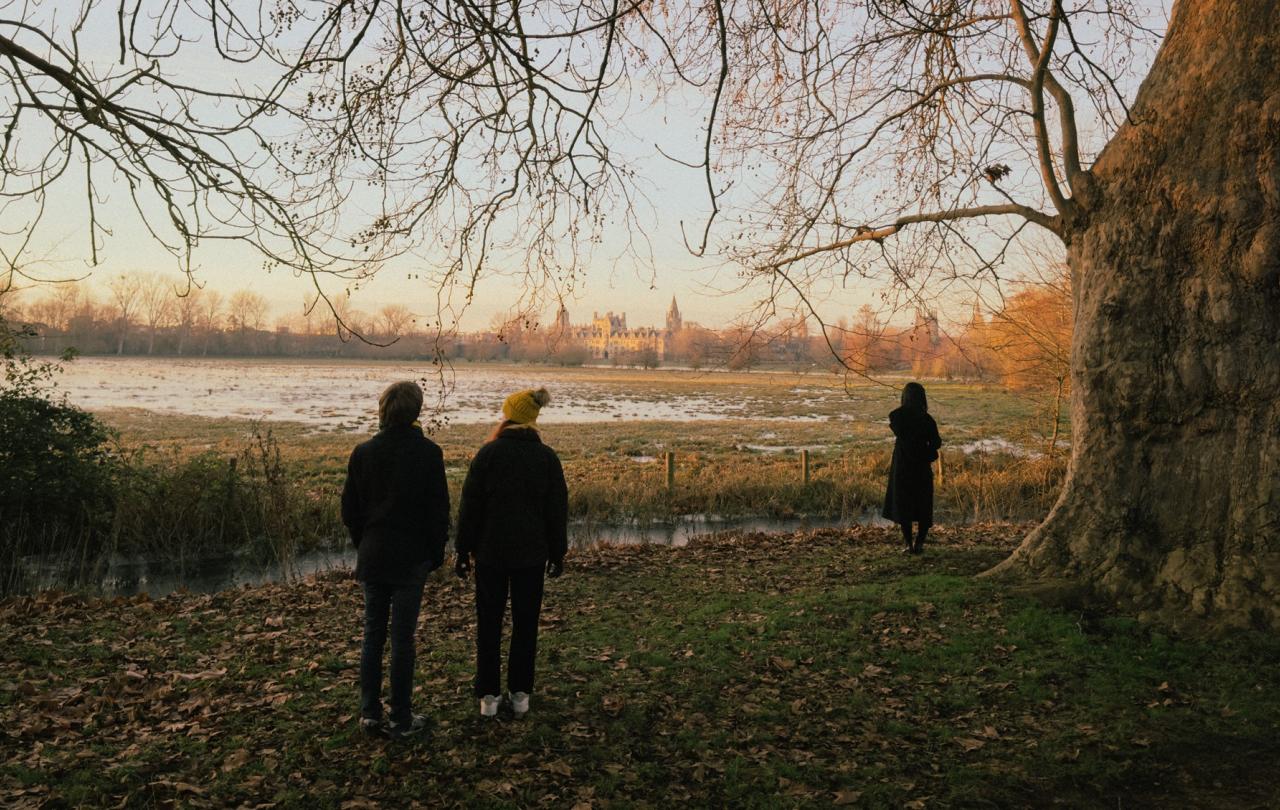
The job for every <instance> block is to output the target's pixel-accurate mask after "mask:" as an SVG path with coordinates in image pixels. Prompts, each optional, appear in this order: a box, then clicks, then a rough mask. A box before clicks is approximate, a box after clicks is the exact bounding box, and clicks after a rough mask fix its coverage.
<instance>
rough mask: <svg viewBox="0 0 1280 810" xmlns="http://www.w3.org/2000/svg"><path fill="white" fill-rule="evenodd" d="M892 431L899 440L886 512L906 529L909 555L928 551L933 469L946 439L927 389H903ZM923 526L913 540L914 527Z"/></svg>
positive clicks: (891, 416)
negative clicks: (912, 525) (927, 394)
mask: <svg viewBox="0 0 1280 810" xmlns="http://www.w3.org/2000/svg"><path fill="white" fill-rule="evenodd" d="M889 427H890V428H891V429H892V430H893V435H894V436H895V437H896V439H895V440H894V443H893V462H892V463H891V464H890V466H889V486H888V489H887V490H886V491H885V494H884V510H883V511H882V512H881V514H882V515H884V516H885V517H886V518H888V519H889V520H892V521H893V522H894V523H897V524H898V525H899V526H901V527H902V539H903V541H904V542H905V543H906V549H905V550H906V551H907V552H908V553H911V554H920V553H921V552H923V551H924V540H925V536H926V535H928V533H929V527H930V526H932V525H933V467H931V466H930V463H931V462H932V461H934V460H935V459H937V458H938V448H940V447H942V439H941V437H939V436H938V424H937V423H936V422H934V421H933V417H932V416H930V415H929V401H928V400H927V399H926V398H925V394H924V386H923V385H921V384H920V383H917V382H910V383H907V384H906V385H905V386H904V387H903V389H902V405H901V407H899V408H896V409H895V410H894V411H893V412H892V413H890V414H889ZM913 522H914V523H916V524H918V525H919V527H920V528H919V531H918V532H917V533H916V535H915V538H914V540H913V538H912V536H911V524H912V523H913Z"/></svg>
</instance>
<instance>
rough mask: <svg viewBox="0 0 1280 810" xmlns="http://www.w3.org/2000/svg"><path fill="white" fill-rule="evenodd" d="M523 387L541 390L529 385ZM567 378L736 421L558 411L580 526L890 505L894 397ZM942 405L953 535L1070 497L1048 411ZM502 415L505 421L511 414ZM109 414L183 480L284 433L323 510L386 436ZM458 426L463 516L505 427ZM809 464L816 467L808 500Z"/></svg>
mask: <svg viewBox="0 0 1280 810" xmlns="http://www.w3.org/2000/svg"><path fill="white" fill-rule="evenodd" d="M518 371H519V372H522V373H524V375H525V377H526V378H527V377H529V376H530V373H529V372H528V371H527V370H524V369H520V370H518ZM541 373H547V372H541ZM555 374H556V375H557V379H558V380H559V383H560V385H561V386H562V387H564V388H566V389H568V390H570V391H573V390H575V389H574V387H575V386H579V387H580V386H582V385H590V386H592V387H593V388H595V389H599V390H600V392H601V393H600V397H601V400H600V402H599V407H600V408H605V409H607V408H609V407H617V403H618V402H619V401H624V402H625V403H626V405H627V407H628V408H630V409H632V410H635V411H637V412H640V413H662V412H663V410H664V409H671V408H679V407H681V405H680V403H688V402H689V401H690V400H691V399H693V398H695V397H698V398H702V399H704V400H709V401H714V402H716V403H720V404H721V406H722V407H723V408H724V409H725V412H724V415H722V416H721V417H720V418H716V419H711V418H700V417H695V418H691V419H679V420H674V419H655V418H634V419H633V418H620V417H615V418H604V419H589V418H587V417H586V416H584V412H585V411H586V408H587V406H588V405H589V404H590V403H589V401H577V400H575V399H574V398H573V397H572V396H570V397H569V399H570V403H569V404H568V405H567V406H566V405H565V404H564V403H561V402H557V401H553V404H552V405H551V406H549V407H548V408H547V409H546V410H545V411H544V413H543V416H542V418H541V419H540V425H541V432H542V435H543V438H544V440H545V441H546V442H547V443H548V444H550V445H551V446H553V447H554V448H555V449H556V450H557V452H558V453H559V454H560V456H561V459H562V461H563V463H564V467H565V473H566V476H567V477H568V480H569V485H570V498H571V504H570V511H571V514H572V516H573V517H574V518H575V519H578V520H581V521H591V522H601V523H623V522H629V521H640V522H645V521H670V520H678V519H680V518H682V517H687V516H691V515H698V516H714V517H720V518H736V517H746V516H751V517H792V516H796V515H812V516H827V517H850V518H856V517H860V516H863V515H865V514H867V513H869V512H874V511H875V510H877V509H878V507H879V504H880V500H881V498H882V497H883V488H884V480H885V476H886V475H887V471H888V463H889V456H890V454H891V451H892V435H891V434H890V433H889V430H888V424H887V414H888V412H889V411H890V410H891V409H892V408H893V407H894V405H895V402H896V398H897V393H896V391H895V390H894V389H893V388H891V387H887V386H881V385H873V384H867V383H864V384H861V385H858V386H849V385H845V384H843V383H842V382H841V381H840V380H838V379H837V378H835V377H833V376H831V375H826V374H808V375H803V376H802V377H797V376H796V375H793V374H761V373H755V374H705V373H704V374H698V373H690V372H669V371H634V370H610V369H568V370H563V371H561V370H557V371H556V372H555ZM534 382H539V380H537V379H536V378H535V379H534ZM553 390H554V389H553ZM930 390H931V396H932V411H933V413H934V414H935V416H936V417H937V418H938V420H939V422H940V425H941V430H942V434H943V436H944V440H945V441H946V443H947V446H946V447H945V448H944V450H943V454H942V460H941V463H942V471H941V473H940V476H939V482H938V490H937V493H938V513H939V515H940V517H941V519H943V520H948V521H951V522H964V521H972V520H993V519H994V520H1030V519H1035V518H1038V517H1040V516H1042V515H1043V514H1044V513H1045V512H1046V511H1047V510H1048V507H1049V506H1050V505H1051V502H1052V498H1053V496H1054V494H1055V493H1056V488H1057V486H1058V484H1059V483H1060V481H1061V476H1062V474H1063V471H1064V466H1065V464H1064V458H1065V455H1066V447H1065V446H1063V445H1064V444H1065V441H1060V442H1059V445H1058V446H1057V447H1056V448H1054V452H1053V453H1052V454H1049V453H1048V452H1047V451H1048V446H1047V442H1046V440H1045V438H1044V436H1043V433H1044V432H1045V431H1044V430H1042V429H1040V428H1043V427H1044V426H1043V425H1042V424H1041V423H1040V421H1039V420H1038V419H1037V410H1036V405H1035V402H1034V401H1033V400H1030V399H1027V398H1025V397H1021V396H1018V395H1015V394H1011V393H1009V392H1007V391H1003V390H1001V389H999V388H995V387H991V386H981V385H974V384H962V383H943V382H937V383H931V384H930ZM553 396H554V394H553ZM369 404H370V405H371V404H372V398H370V400H369ZM491 407H492V412H493V413H494V414H495V415H496V413H497V404H496V403H494V404H493V405H492V406H491ZM566 410H567V411H568V412H569V416H568V418H567V419H566V418H565V416H564V411H566ZM99 414H100V416H102V417H103V418H104V419H105V420H106V421H107V423H108V424H110V425H111V426H112V427H114V428H115V429H117V430H118V431H119V434H120V437H121V440H122V443H123V445H124V446H125V447H126V448H128V449H129V450H131V451H139V450H141V451H142V452H144V453H145V454H146V456H147V457H148V458H150V459H151V460H152V461H153V462H155V463H169V464H179V463H181V462H182V460H183V459H189V458H192V457H195V456H199V455H204V456H213V457H218V456H221V457H225V458H228V459H229V458H231V457H233V456H235V455H237V454H238V453H241V452H242V451H243V449H244V448H245V447H249V446H252V445H254V444H255V443H259V442H260V441H261V440H262V439H263V438H264V437H265V436H266V434H268V433H269V434H270V440H271V443H272V446H273V448H278V452H279V458H280V460H281V462H282V464H283V468H284V469H285V470H286V471H287V475H288V477H289V478H290V479H291V480H292V481H295V482H297V483H298V484H300V485H301V486H303V487H305V488H307V489H308V490H309V491H310V492H312V493H314V495H315V497H316V498H318V499H319V500H321V501H330V500H332V499H333V496H334V493H336V492H337V490H338V489H340V487H341V482H342V479H343V476H344V475H345V464H346V458H347V455H348V454H349V452H350V449H351V447H352V446H353V445H354V444H355V443H357V442H358V441H360V440H362V439H363V438H364V437H365V436H367V435H368V432H369V431H370V430H371V429H372V427H371V425H368V424H366V425H365V426H364V428H363V429H362V430H352V429H351V428H350V427H349V426H343V425H326V424H317V423H315V422H314V421H312V422H295V421H270V422H265V421H264V422H256V423H255V422H251V421H247V420H244V419H213V418H208V417H194V416H180V415H172V414H157V413H153V412H149V411H138V410H130V409H110V410H103V411H100V412H99ZM444 416H445V417H446V419H441V420H440V421H438V422H437V423H435V424H431V423H430V422H428V429H429V430H430V432H431V436H432V438H433V439H434V440H435V441H436V442H438V443H439V444H440V445H441V447H442V448H443V450H444V453H445V462H446V467H447V471H448V476H449V481H450V486H451V490H452V492H453V494H454V502H455V506H456V501H457V494H458V492H459V491H460V488H461V482H462V479H463V478H464V477H465V475H466V469H467V465H468V464H469V462H470V459H471V456H472V454H473V453H474V452H475V449H476V448H477V447H478V446H479V445H480V444H481V443H482V442H483V441H484V438H485V436H486V434H487V433H488V431H489V430H490V428H491V427H492V422H482V423H474V422H473V423H455V422H453V421H452V420H447V417H448V416H449V413H448V412H447V411H446V412H445V414H444ZM1066 435H1067V434H1066V433H1065V432H1064V434H1063V438H1064V439H1065V436H1066ZM802 451H807V455H808V459H809V480H808V483H807V484H806V483H805V482H804V479H803V467H802V458H801V455H802ZM667 453H672V454H673V455H674V465H675V486H674V487H673V488H672V489H670V490H668V489H667V487H666V469H665V454H667Z"/></svg>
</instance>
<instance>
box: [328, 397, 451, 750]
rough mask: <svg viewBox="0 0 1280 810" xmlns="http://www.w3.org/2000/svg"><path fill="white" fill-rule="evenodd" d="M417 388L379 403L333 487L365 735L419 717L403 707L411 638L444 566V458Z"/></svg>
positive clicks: (407, 732) (403, 730)
mask: <svg viewBox="0 0 1280 810" xmlns="http://www.w3.org/2000/svg"><path fill="white" fill-rule="evenodd" d="M421 413H422V388H421V387H419V386H418V384H417V383H415V382H398V383H394V384H393V385H391V386H389V387H388V388H387V389H386V390H385V391H383V392H382V396H380V397H379V398H378V427H379V430H378V433H377V434H376V435H375V436H374V437H373V438H371V439H369V440H368V441H366V442H363V443H361V444H359V445H357V446H356V448H355V449H354V450H353V451H352V452H351V460H350V461H349V462H348V464H347V480H346V483H345V484H344V486H343V488H342V522H343V523H344V524H345V525H346V526H347V529H348V530H349V531H350V533H351V542H352V543H354V544H355V547H356V570H355V577H356V579H357V580H359V581H360V582H362V583H364V645H363V648H362V650H361V653H360V727H361V729H362V730H364V731H365V733H367V734H370V735H383V734H385V735H388V736H390V737H393V738H400V737H408V736H412V735H415V734H418V733H420V732H422V731H424V730H425V729H426V727H427V718H426V717H424V716H422V715H418V714H414V713H413V711H412V710H411V708H410V699H411V696H412V694H413V664H414V634H415V632H416V631H417V627H418V611H419V609H420V608H421V606H422V592H423V587H424V585H425V583H426V579H427V575H428V574H429V573H431V572H432V571H434V570H435V569H437V568H439V567H440V566H441V565H442V564H443V562H444V546H445V542H446V541H447V540H448V536H449V487H448V483H447V480H446V479H445V471H444V454H443V453H442V452H441V450H440V447H439V446H438V445H436V443H435V442H433V441H431V440H430V439H428V438H427V437H426V436H425V435H423V433H422V428H421V427H419V426H418V423H417V419H418V417H419V416H420V415H421ZM388 618H389V619H390V624H391V634H390V635H391V667H390V669H391V672H390V680H391V694H390V712H389V717H388V718H387V720H386V722H385V723H384V719H383V707H382V656H383V649H384V648H385V647H386V643H387V622H388Z"/></svg>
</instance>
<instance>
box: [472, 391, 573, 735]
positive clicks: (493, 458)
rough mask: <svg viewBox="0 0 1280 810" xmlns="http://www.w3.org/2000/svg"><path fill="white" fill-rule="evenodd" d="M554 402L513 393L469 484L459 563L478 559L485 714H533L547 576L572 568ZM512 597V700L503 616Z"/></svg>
mask: <svg viewBox="0 0 1280 810" xmlns="http://www.w3.org/2000/svg"><path fill="white" fill-rule="evenodd" d="M550 400H551V396H550V394H548V393H547V390H546V389H545V388H539V389H538V390H536V391H533V390H529V391H519V392H517V393H515V394H512V395H511V396H509V397H507V399H506V401H505V402H504V403H503V404H502V414H503V419H502V421H501V422H499V423H498V426H497V427H496V428H494V431H493V433H492V434H491V435H490V436H489V439H488V441H487V442H486V443H485V444H484V446H482V447H481V448H480V450H479V451H478V452H477V453H476V456H475V458H474V459H472V461H471V468H470V469H469V470H468V471H467V478H466V481H465V482H464V483H463V485H462V503H461V505H460V508H459V513H458V537H457V541H456V550H457V553H458V558H457V563H456V564H455V566H454V569H455V571H456V572H457V574H458V576H459V577H462V578H464V579H465V578H466V577H467V576H468V574H470V573H471V568H472V557H474V558H475V578H476V593H475V600H476V677H475V694H476V697H478V698H479V699H480V714H481V716H483V717H493V716H495V715H497V713H498V709H499V706H500V705H502V704H505V705H506V706H507V707H508V708H509V710H510V711H511V713H512V714H513V715H514V716H515V717H517V718H519V717H523V716H524V715H525V713H526V712H528V711H529V699H530V695H531V694H532V692H533V676H534V661H535V658H536V657H537V646H538V617H539V615H540V613H541V611H542V596H543V590H544V586H545V579H544V576H546V577H551V578H553V579H554V578H556V577H558V576H560V574H561V573H562V572H563V571H564V556H565V551H566V550H567V548H568V519H569V490H568V487H567V486H566V485H565V480H564V469H563V468H562V467H561V465H560V459H559V457H558V456H557V455H556V453H555V451H554V450H552V449H551V448H550V447H548V446H547V445H545V444H543V443H542V439H541V437H539V435H538V431H537V429H536V428H537V424H536V423H537V419H538V412H539V411H540V410H541V409H542V408H543V406H545V405H546V404H547V403H548V402H549V401H550ZM508 598H510V602H511V648H510V652H509V653H508V655H507V690H508V694H507V696H506V698H505V700H504V699H503V698H501V697H500V695H501V675H502V672H501V669H502V661H501V658H502V621H503V617H504V615H505V613H506V608H507V601H508Z"/></svg>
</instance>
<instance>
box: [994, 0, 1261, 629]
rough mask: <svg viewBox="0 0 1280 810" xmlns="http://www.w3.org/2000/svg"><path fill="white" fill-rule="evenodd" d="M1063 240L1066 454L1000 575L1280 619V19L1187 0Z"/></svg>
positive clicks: (1162, 610)
mask: <svg viewBox="0 0 1280 810" xmlns="http://www.w3.org/2000/svg"><path fill="white" fill-rule="evenodd" d="M1079 196H1080V198H1081V199H1080V211H1079V216H1078V218H1077V219H1075V221H1070V220H1069V221H1068V233H1067V234H1066V239H1067V248H1068V255H1069V260H1070V264H1071V268H1072V274H1073V276H1072V280H1073V283H1074V295H1075V302H1074V303H1075V324H1076V326H1075V334H1074V337H1073V344H1072V395H1071V400H1072V401H1071V416H1072V424H1073V432H1072V455H1071V465H1070V470H1069V472H1068V476H1067V480H1066V483H1065V485H1064V487H1063V491H1062V494H1061V496H1060V498H1059V500H1058V502H1057V504H1056V505H1055V506H1054V508H1053V510H1052V511H1051V512H1050V514H1049V516H1048V518H1047V519H1046V520H1045V522H1044V523H1043V524H1042V525H1041V526H1040V527H1038V528H1037V529H1036V530H1035V531H1034V532H1033V533H1032V534H1031V535H1030V536H1028V537H1027V538H1026V540H1025V541H1024V542H1023V543H1022V545H1021V546H1020V547H1019V548H1018V549H1017V551H1015V552H1014V554H1013V556H1012V557H1010V558H1009V559H1008V560H1007V561H1006V562H1004V563H1002V564H1001V565H1000V566H998V567H997V568H996V569H993V571H992V572H991V573H993V574H1006V573H1013V574H1018V575H1021V576H1027V575H1030V576H1032V577H1035V578H1045V579H1065V580H1070V581H1072V582H1073V583H1075V584H1077V585H1083V586H1085V587H1087V588H1089V589H1090V590H1092V591H1093V592H1094V593H1096V594H1097V595H1099V596H1101V597H1104V598H1106V599H1108V600H1109V601H1111V602H1113V603H1118V604H1120V605H1121V606H1122V607H1124V608H1126V609H1129V610H1133V611H1135V612H1137V613H1138V615H1139V616H1140V617H1141V618H1144V619H1149V620H1152V621H1156V622H1158V623H1161V624H1166V625H1173V626H1175V627H1181V628H1187V629H1204V628H1224V627H1236V626H1254V627H1262V628H1277V627H1280V12H1278V11H1277V10H1276V6H1275V3H1274V2H1272V1H1271V0H1182V2H1179V3H1178V5H1177V6H1176V7H1175V9H1174V14H1173V19H1172V21H1171V24H1170V27H1169V31H1168V35H1167V37H1166V39H1165V42H1164V45H1163V46H1162V48H1161V51H1160V53H1159V54H1158V56H1157V58H1156V60H1155V63H1154V65H1153V67H1152V69H1151V73H1150V75H1149V76H1148V77H1147V79H1146V81H1145V82H1144V83H1143V85H1142V87H1141V89H1140V91H1139V93H1138V96H1137V99H1136V101H1135V104H1134V118H1133V121H1131V122H1130V123H1127V124H1125V125H1124V126H1122V127H1121V129H1120V130H1119V131H1118V132H1117V134H1116V136H1115V138H1113V140H1112V141H1111V143H1109V144H1108V146H1107V148H1106V149H1105V150H1104V151H1103V153H1102V155H1101V156H1100V157H1099V159H1098V161H1097V163H1096V164H1095V166H1094V168H1093V169H1092V171H1091V172H1090V175H1089V176H1088V177H1087V181H1086V183H1085V188H1084V189H1083V191H1082V193H1080V194H1079Z"/></svg>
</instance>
